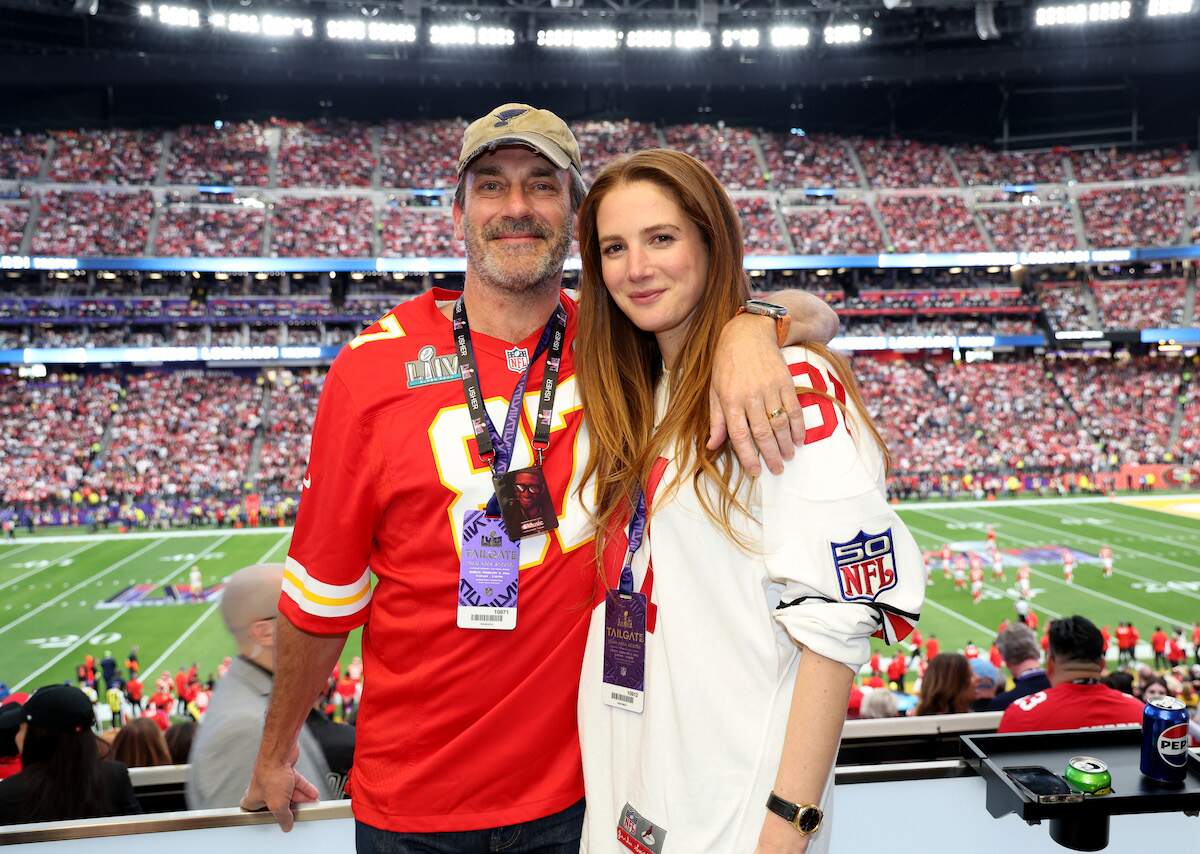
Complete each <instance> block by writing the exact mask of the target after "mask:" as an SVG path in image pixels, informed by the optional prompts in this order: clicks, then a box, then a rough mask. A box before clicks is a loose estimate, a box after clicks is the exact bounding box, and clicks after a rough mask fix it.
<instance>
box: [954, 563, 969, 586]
mask: <svg viewBox="0 0 1200 854" xmlns="http://www.w3.org/2000/svg"><path fill="white" fill-rule="evenodd" d="M966 583H967V559H966V558H965V557H963V556H962V555H958V556H957V557H955V558H954V589H955V590H963V589H965V587H966Z"/></svg>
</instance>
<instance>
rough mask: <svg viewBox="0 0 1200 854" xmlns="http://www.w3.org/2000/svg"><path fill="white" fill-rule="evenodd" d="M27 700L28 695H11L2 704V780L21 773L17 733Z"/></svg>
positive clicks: (0, 757) (0, 738)
mask: <svg viewBox="0 0 1200 854" xmlns="http://www.w3.org/2000/svg"><path fill="white" fill-rule="evenodd" d="M27 699H29V697H28V695H26V694H9V695H8V696H7V697H5V698H4V702H3V703H0V780H3V779H5V778H6V777H11V776H13V775H14V774H18V773H20V771H21V748H19V747H17V731H18V730H19V729H20V728H21V712H20V708H21V706H22V704H24V702H25V701H26V700H27Z"/></svg>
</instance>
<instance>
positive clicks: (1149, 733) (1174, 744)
mask: <svg viewBox="0 0 1200 854" xmlns="http://www.w3.org/2000/svg"><path fill="white" fill-rule="evenodd" d="M1187 746H1188V714H1187V706H1185V705H1184V704H1183V701H1182V700H1177V699H1175V698H1174V697H1158V698H1157V699H1154V700H1151V701H1150V702H1149V703H1147V704H1146V708H1145V710H1144V711H1143V712H1142V774H1144V775H1145V776H1147V777H1149V778H1150V779H1151V780H1157V781H1158V782H1159V783H1182V782H1183V781H1184V778H1185V777H1187V758H1188V750H1187Z"/></svg>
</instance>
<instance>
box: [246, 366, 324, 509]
mask: <svg viewBox="0 0 1200 854" xmlns="http://www.w3.org/2000/svg"><path fill="white" fill-rule="evenodd" d="M324 382H325V374H324V373H323V372H320V371H311V372H306V373H302V374H293V373H292V372H290V371H288V372H283V373H281V374H280V375H278V376H277V377H276V378H275V381H274V382H273V383H272V384H271V392H270V400H269V402H268V404H267V406H268V408H267V415H266V419H265V421H264V424H263V426H264V432H263V443H262V450H261V453H260V456H259V463H258V471H257V472H256V473H255V478H254V483H255V488H256V489H257V490H258V491H259V492H260V493H263V494H265V495H295V494H297V493H299V492H300V478H301V477H303V476H304V470H305V468H306V467H307V466H308V443H309V437H310V436H311V434H312V420H313V414H314V413H315V412H316V411H317V400H318V399H319V398H320V396H321V389H322V387H323V386H324Z"/></svg>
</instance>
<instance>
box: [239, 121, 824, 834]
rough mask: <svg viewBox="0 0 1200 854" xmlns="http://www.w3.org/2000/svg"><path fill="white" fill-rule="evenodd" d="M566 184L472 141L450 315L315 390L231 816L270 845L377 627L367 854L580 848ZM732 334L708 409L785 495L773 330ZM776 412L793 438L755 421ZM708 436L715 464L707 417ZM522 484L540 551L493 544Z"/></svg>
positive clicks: (458, 207) (719, 435) (531, 536)
mask: <svg viewBox="0 0 1200 854" xmlns="http://www.w3.org/2000/svg"><path fill="white" fill-rule="evenodd" d="M580 169H581V163H580V158H579V152H578V146H577V144H576V142H575V139H574V137H573V136H572V135H571V132H570V131H569V130H568V129H567V127H566V125H565V124H563V122H562V121H561V120H560V119H559V118H558V117H557V116H554V115H553V114H552V113H548V112H546V111H542V110H535V109H533V108H532V107H528V106H526V105H523V104H507V105H504V106H502V107H499V108H497V109H496V110H494V111H493V112H492V113H491V114H490V115H488V116H485V117H483V118H481V119H479V120H478V121H476V122H474V123H472V125H471V126H470V127H468V129H467V132H466V135H465V138H464V144H463V149H462V153H461V155H460V158H459V177H460V184H459V188H458V190H457V191H456V194H455V200H454V205H453V219H454V227H455V236H456V237H457V238H458V239H461V240H464V241H465V243H466V249H467V252H466V254H467V272H466V278H465V284H464V288H463V293H462V296H461V298H459V295H458V294H456V293H454V292H446V291H436V290H435V291H433V292H431V293H428V294H425V295H423V296H421V297H418V298H416V299H413V300H410V301H408V302H406V303H404V304H402V305H400V306H397V307H396V308H395V309H393V310H392V311H391V312H389V313H388V314H386V315H385V316H384V317H383V318H381V319H380V320H379V321H378V322H377V323H376V324H374V325H372V326H371V327H369V328H368V329H367V330H365V331H364V332H363V333H362V334H360V335H359V336H358V337H357V338H355V339H354V340H353V341H352V342H351V343H350V344H349V345H348V346H347V347H346V348H344V349H343V350H342V352H341V353H340V354H339V356H338V358H337V360H336V361H335V362H334V364H333V367H332V368H331V369H330V372H329V374H328V377H327V378H326V381H325V386H324V390H323V392H322V395H321V401H320V405H319V407H318V410H317V417H316V422H315V424H314V428H313V439H312V449H311V452H310V458H309V466H308V470H307V472H306V473H305V476H304V478H303V481H302V486H303V490H302V496H303V497H302V500H301V502H300V508H299V514H298V516H297V519H296V527H295V532H294V534H293V537H292V543H291V547H290V549H289V554H288V558H287V564H286V567H287V568H286V572H285V574H284V582H283V592H282V596H281V598H280V613H281V616H282V617H283V619H281V620H279V624H278V640H277V644H278V647H277V648H278V653H277V659H276V676H277V678H276V679H275V683H274V690H273V693H272V697H271V705H270V708H269V710H268V713H267V721H266V725H265V727H264V730H263V738H262V746H261V748H260V751H259V756H258V760H257V763H256V767H255V771H254V776H253V778H252V780H251V781H250V786H249V788H248V790H247V792H246V795H245V797H244V798H243V800H242V805H243V807H245V808H247V809H261V808H263V807H267V808H269V809H270V810H271V811H272V813H273V814H274V815H275V817H276V818H277V820H278V821H279V823H280V825H281V827H283V829H284V830H288V829H290V827H291V825H292V822H293V815H292V812H291V804H293V803H297V802H301V801H306V800H311V799H312V798H313V797H314V796H315V791H314V787H313V786H312V783H311V782H310V781H308V780H305V779H304V778H303V777H302V776H300V775H298V774H296V772H295V771H294V769H293V765H292V763H293V762H294V757H295V755H296V753H295V738H296V734H297V732H298V731H299V730H300V727H301V726H302V724H303V721H304V718H305V716H306V715H307V713H308V710H309V708H310V707H311V706H312V704H313V702H314V701H315V700H316V698H317V697H318V695H319V694H320V692H321V690H322V689H323V688H324V687H325V683H326V679H327V677H328V674H329V673H330V670H331V669H332V666H333V663H334V662H335V661H336V660H337V658H338V655H339V654H340V652H341V650H342V647H343V645H344V643H345V637H346V634H347V632H348V631H350V630H351V629H353V628H355V627H357V626H361V625H364V624H367V625H368V626H369V628H368V630H367V631H365V632H364V635H363V658H364V686H365V687H364V691H363V694H362V697H361V699H360V703H359V713H358V719H357V743H356V748H355V757H354V770H353V772H352V773H353V779H352V781H351V786H352V790H353V808H354V814H355V818H356V820H357V831H356V839H357V845H358V850H359V851H360V852H374V851H380V850H387V851H390V852H407V851H417V850H420V851H426V850H430V849H431V848H437V849H438V850H443V851H451V850H492V849H493V847H494V846H495V845H497V844H498V843H503V846H504V848H505V850H506V851H510V852H513V854H516V852H526V851H534V850H536V851H544V852H547V854H550V852H558V851H564V852H565V851H573V850H575V848H574V846H578V843H579V835H580V829H581V819H582V813H583V808H582V803H581V798H582V796H583V785H582V768H581V764H580V755H579V745H578V734H577V731H576V724H575V707H576V697H577V692H578V684H579V670H580V666H581V663H582V659H583V646H584V641H585V638H586V634H587V626H588V621H589V618H590V616H591V615H590V611H589V610H588V609H587V608H586V607H585V606H586V605H587V604H588V603H589V602H590V601H591V599H592V598H593V596H594V594H595V581H596V569H595V564H594V560H593V556H594V555H593V550H592V548H591V546H590V542H591V541H592V539H593V532H592V529H591V523H590V521H589V519H588V510H589V508H588V507H587V506H586V504H585V503H584V500H583V499H581V498H580V496H579V494H578V492H577V486H578V483H577V478H576V475H577V474H578V473H579V472H581V471H582V465H583V462H584V460H585V457H586V454H587V452H588V441H587V438H586V432H585V431H584V430H583V429H582V423H583V413H582V412H581V411H580V406H579V400H578V392H577V390H576V386H575V381H574V363H573V353H572V347H571V343H572V341H573V340H574V336H575V334H576V318H577V308H576V305H575V302H574V300H573V299H572V298H571V297H570V295H564V294H563V293H562V291H561V282H562V269H563V262H564V260H565V258H566V255H567V252H568V251H569V247H570V239H571V219H572V214H573V211H574V209H575V207H576V206H577V205H578V203H579V201H580V198H581V195H582V186H583V185H582V180H581V179H580V178H579V172H580ZM777 299H778V297H777ZM805 299H806V298H804V297H801V296H800V295H797V300H796V301H795V302H794V304H793V306H789V307H790V308H793V310H794V311H797V312H800V311H803V312H804V314H803V316H801V317H797V320H798V321H803V322H797V323H793V324H792V330H791V331H792V336H793V338H789V339H788V340H789V341H790V340H793V339H795V340H799V339H801V338H803V337H805V336H808V337H810V338H816V339H818V340H828V339H829V338H830V337H831V336H832V333H833V331H834V328H835V327H836V323H835V322H828V323H827V319H828V317H832V312H830V313H829V315H828V316H826V315H824V314H823V312H826V311H829V310H828V309H827V307H825V306H823V305H822V304H820V301H819V300H816V299H812V300H811V301H805ZM731 323H732V324H738V325H736V326H733V327H731V328H730V331H729V332H728V333H727V335H726V336H724V337H725V338H726V339H727V340H726V341H723V342H722V345H721V346H720V347H719V348H718V353H717V356H716V359H717V361H718V362H719V363H720V364H719V365H718V366H717V368H716V369H715V371H714V376H715V378H716V379H715V383H714V385H715V386H718V387H719V388H717V389H716V390H715V391H714V395H715V397H714V400H716V401H732V403H730V404H728V409H727V411H726V412H725V419H724V422H723V423H724V424H725V425H726V426H727V429H728V432H729V435H730V441H731V442H732V444H733V445H734V449H735V451H736V452H737V453H738V454H739V458H740V459H741V460H742V462H743V465H745V466H746V469H747V471H748V472H750V473H751V474H754V475H757V474H759V473H760V472H761V465H760V462H759V458H758V454H757V453H755V452H754V451H753V450H752V443H750V442H748V440H749V438H750V436H751V435H754V436H755V437H756V440H757V441H760V443H762V444H763V445H764V447H762V454H763V459H764V460H765V461H766V463H767V466H768V468H770V469H771V470H772V471H779V470H781V469H782V463H781V461H780V459H779V457H780V456H790V454H791V453H792V445H791V443H792V441H793V439H794V438H796V437H800V438H802V437H803V425H802V413H801V408H800V406H799V403H798V401H797V400H796V397H795V394H794V386H793V383H792V380H791V376H790V373H789V372H788V371H787V369H786V367H784V365H783V360H782V358H780V356H779V354H777V353H775V352H770V351H773V350H774V349H775V347H776V344H777V339H776V337H775V335H774V334H773V333H775V332H776V331H777V330H778V329H779V327H777V326H776V324H775V323H773V322H767V321H764V320H763V319H761V318H756V317H750V318H739V319H735V320H734V321H731ZM780 337H782V336H780ZM734 350H736V351H737V352H736V354H733V353H732V352H729V351H734ZM768 357H769V359H768ZM775 359H777V360H778V362H779V366H780V368H779V369H780V371H781V372H782V376H780V377H778V378H776V377H774V376H773V372H772V370H771V367H772V365H773V362H771V361H770V360H775ZM756 374H757V375H759V376H755V375H756ZM760 377H761V378H760ZM743 378H744V379H743ZM785 381H786V384H785ZM751 383H753V384H754V385H755V386H756V387H757V388H756V389H755V390H754V391H753V392H750V393H749V394H747V393H746V391H744V390H743V389H744V387H746V386H748V385H749V384H751ZM785 388H786V389H787V391H786V394H784V393H783V391H782V390H783V389H785ZM510 401H511V403H512V405H511V406H510ZM777 401H782V403H783V405H784V407H785V411H786V412H787V413H789V414H790V413H791V412H792V411H793V410H794V411H795V413H796V415H797V420H796V421H795V422H793V421H792V420H791V419H790V418H783V417H782V416H777V418H776V419H768V418H767V417H766V414H767V412H770V411H772V410H773V409H775V408H777V407H778V406H779V403H778V402H777ZM760 409H761V410H762V411H761V412H759V410H760ZM713 415H714V422H715V423H714V428H715V434H716V435H715V436H714V441H717V439H723V438H724V437H723V432H722V430H723V429H724V428H722V422H721V417H720V416H721V411H720V407H718V406H714V412H713ZM747 422H749V424H747ZM793 425H794V427H793ZM792 429H795V430H796V431H797V432H796V433H794V434H793V433H792V432H791V430H792ZM771 442H774V443H775V449H774V451H772V450H771V448H770V447H769V446H770V443H771ZM747 449H751V450H750V453H749V455H747V454H746V451H747ZM518 472H534V473H536V474H537V476H538V477H540V478H541V480H540V483H543V484H545V492H546V493H547V494H548V496H549V499H550V504H551V507H552V512H553V515H551V516H549V517H548V518H545V517H544V518H543V519H542V521H543V522H544V524H543V525H540V526H538V527H539V528H540V529H539V530H531V531H528V532H526V531H524V530H520V529H519V526H518V530H516V531H514V530H512V529H510V528H508V527H507V526H503V525H500V523H499V522H498V521H497V518H496V517H498V516H499V505H500V498H501V495H500V494H499V493H504V492H505V490H509V492H508V493H507V494H510V495H511V494H515V492H517V491H520V490H518V489H517V486H518V485H519V484H522V483H523V482H522V481H519V480H516V479H515V475H516V473H518ZM493 475H495V477H496V479H495V480H493ZM485 507H491V508H492V509H490V510H485V509H484V508H485ZM488 561H491V563H488ZM488 573H491V575H488ZM371 575H374V576H375V577H376V578H377V583H376V585H375V587H374V589H373V590H372V588H371V583H370V576H371ZM451 833H452V834H453V836H447V834H451ZM514 839H515V840H517V841H516V843H515V844H514V843H513V840H514Z"/></svg>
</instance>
